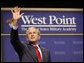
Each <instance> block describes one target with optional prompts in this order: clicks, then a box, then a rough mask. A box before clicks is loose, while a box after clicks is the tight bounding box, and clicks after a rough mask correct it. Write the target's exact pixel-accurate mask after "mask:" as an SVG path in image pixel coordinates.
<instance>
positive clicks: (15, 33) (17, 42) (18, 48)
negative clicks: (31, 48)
mask: <svg viewBox="0 0 84 63" xmlns="http://www.w3.org/2000/svg"><path fill="white" fill-rule="evenodd" d="M10 34H11V35H10V39H11V44H12V45H13V47H14V49H15V50H16V52H17V53H18V54H22V53H23V48H24V46H23V44H22V43H21V42H20V40H19V37H18V29H17V30H13V29H11V33H10Z"/></svg>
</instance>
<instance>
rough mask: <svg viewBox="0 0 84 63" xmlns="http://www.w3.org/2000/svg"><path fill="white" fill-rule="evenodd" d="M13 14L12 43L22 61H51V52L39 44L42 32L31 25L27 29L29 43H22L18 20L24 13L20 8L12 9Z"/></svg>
mask: <svg viewBox="0 0 84 63" xmlns="http://www.w3.org/2000/svg"><path fill="white" fill-rule="evenodd" d="M11 12H12V14H13V21H14V23H13V26H12V29H11V44H12V45H13V47H14V49H15V50H16V52H17V53H18V55H19V59H20V61H21V62H50V53H49V51H48V50H46V49H45V48H43V47H41V46H39V44H38V40H39V39H40V32H39V30H38V29H36V28H34V27H31V28H29V29H28V30H27V32H26V35H27V40H28V41H29V44H26V43H22V42H20V40H19V37H18V22H19V19H20V18H21V17H22V16H23V14H24V13H22V14H20V8H18V7H15V8H14V10H11Z"/></svg>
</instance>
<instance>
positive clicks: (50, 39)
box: [1, 11, 83, 62]
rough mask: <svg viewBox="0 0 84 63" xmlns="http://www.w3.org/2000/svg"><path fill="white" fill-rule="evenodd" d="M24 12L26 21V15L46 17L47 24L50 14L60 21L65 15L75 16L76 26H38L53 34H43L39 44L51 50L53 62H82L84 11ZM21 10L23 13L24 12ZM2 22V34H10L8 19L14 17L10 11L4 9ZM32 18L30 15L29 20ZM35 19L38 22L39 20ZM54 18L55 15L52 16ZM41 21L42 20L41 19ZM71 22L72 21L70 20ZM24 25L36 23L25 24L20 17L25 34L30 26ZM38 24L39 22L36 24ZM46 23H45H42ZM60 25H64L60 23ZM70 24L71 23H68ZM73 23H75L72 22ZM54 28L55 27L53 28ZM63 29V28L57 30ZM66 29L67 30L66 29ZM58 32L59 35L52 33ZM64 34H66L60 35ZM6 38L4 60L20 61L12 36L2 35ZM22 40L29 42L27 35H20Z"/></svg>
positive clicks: (20, 24)
mask: <svg viewBox="0 0 84 63" xmlns="http://www.w3.org/2000/svg"><path fill="white" fill-rule="evenodd" d="M22 12H24V16H23V17H24V19H25V21H26V19H28V18H25V16H27V17H28V16H33V17H34V19H37V18H38V19H42V17H45V18H46V20H45V22H46V23H47V24H46V25H50V24H49V23H50V18H49V16H55V17H56V18H57V19H58V22H59V23H60V22H61V18H62V19H63V16H65V18H73V17H74V18H75V23H76V24H75V25H76V27H45V26H44V27H38V26H37V28H38V29H39V30H40V32H41V33H42V34H51V35H41V39H40V40H39V44H40V45H41V46H42V47H45V48H46V49H48V50H49V51H50V54H51V60H52V62H82V61H83V35H80V34H83V12H75V11H74V12H56V11H48V12H46V11H45V12H42V11H40V12H39V11H38V12H35V11H22ZM22 12H21V13H22ZM1 13H2V15H1V16H2V22H3V27H2V28H3V32H2V34H10V30H11V29H10V27H9V25H8V23H6V20H7V19H9V18H12V14H11V12H9V11H2V12H1ZM30 19H31V18H30V17H29V20H30ZM38 19H37V20H35V21H34V22H35V23H37V22H38V21H39V20H38ZM52 19H53V20H54V17H53V18H52ZM30 21H32V20H30ZM40 22H41V21H40ZM69 23H70V21H69ZM22 25H34V24H32V23H31V24H28V23H26V24H24V22H23V19H22V18H21V19H20V22H19V34H25V32H26V31H25V29H27V28H28V27H22ZM35 25H38V24H35ZM41 25H45V24H40V26H41ZM52 25H53V26H54V25H58V24H57V23H56V21H53V24H52ZM60 25H63V23H62V24H60ZM67 25H69V24H67ZM71 25H73V24H71ZM53 28H54V29H53ZM51 29H52V30H51ZM57 29H61V30H57ZM64 29H66V30H64ZM52 34H58V35H52ZM59 34H64V35H59ZM66 34H79V35H66ZM2 37H3V40H4V62H19V57H18V55H17V53H16V52H15V50H14V48H13V47H12V45H11V43H10V36H2ZM19 38H20V40H21V41H22V42H26V43H28V41H27V40H26V36H19Z"/></svg>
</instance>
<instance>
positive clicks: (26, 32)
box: [26, 27, 40, 36]
mask: <svg viewBox="0 0 84 63" xmlns="http://www.w3.org/2000/svg"><path fill="white" fill-rule="evenodd" d="M31 28H34V29H36V30H37V31H38V35H40V31H39V29H37V28H36V27H29V28H28V29H27V31H26V36H28V31H29V29H31Z"/></svg>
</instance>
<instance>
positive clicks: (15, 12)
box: [11, 6, 24, 20]
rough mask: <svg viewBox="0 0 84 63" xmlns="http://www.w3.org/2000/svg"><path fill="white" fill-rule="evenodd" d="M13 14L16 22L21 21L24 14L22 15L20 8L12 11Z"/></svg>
mask: <svg viewBox="0 0 84 63" xmlns="http://www.w3.org/2000/svg"><path fill="white" fill-rule="evenodd" d="M11 12H12V14H13V19H14V20H19V19H20V18H21V17H22V16H23V14H24V13H22V14H20V8H18V6H17V7H15V8H14V10H11Z"/></svg>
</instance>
